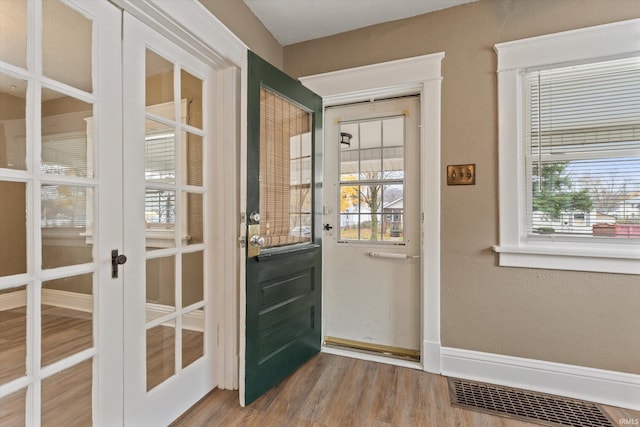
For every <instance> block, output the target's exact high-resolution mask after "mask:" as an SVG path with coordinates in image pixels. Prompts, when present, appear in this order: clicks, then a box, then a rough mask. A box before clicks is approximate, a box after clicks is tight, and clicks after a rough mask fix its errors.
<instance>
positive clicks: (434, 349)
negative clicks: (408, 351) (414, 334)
mask: <svg viewBox="0 0 640 427" xmlns="http://www.w3.org/2000/svg"><path fill="white" fill-rule="evenodd" d="M441 348H442V347H441V346H440V343H439V342H433V341H426V340H425V341H423V342H422V354H421V356H422V369H424V370H425V371H426V372H430V373H432V374H439V373H440V372H441V371H442V367H441V366H440V363H441V354H440V350H441Z"/></svg>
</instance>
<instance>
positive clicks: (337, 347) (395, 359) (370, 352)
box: [322, 337, 422, 370]
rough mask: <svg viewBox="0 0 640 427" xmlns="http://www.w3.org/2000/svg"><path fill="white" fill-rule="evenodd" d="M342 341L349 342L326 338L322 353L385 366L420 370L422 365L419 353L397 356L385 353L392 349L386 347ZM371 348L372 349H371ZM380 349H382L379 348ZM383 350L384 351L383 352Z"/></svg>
mask: <svg viewBox="0 0 640 427" xmlns="http://www.w3.org/2000/svg"><path fill="white" fill-rule="evenodd" d="M343 341H347V342H349V341H350V340H341V339H335V338H331V337H326V338H325V342H324V343H323V345H322V352H323V353H328V354H335V355H337V356H345V357H352V358H354V359H360V360H368V361H371V362H378V363H385V364H387V365H394V366H401V367H405V368H411V369H420V370H421V369H422V363H420V355H419V352H417V351H415V352H412V353H411V355H404V354H397V353H396V352H393V353H392V352H390V351H387V350H388V349H391V348H393V347H389V348H387V346H366V347H365V346H361V345H357V344H366V343H358V341H353V343H355V344H356V345H348V344H347V343H343ZM372 347H373V348H372ZM380 347H382V348H380ZM383 349H384V350H383Z"/></svg>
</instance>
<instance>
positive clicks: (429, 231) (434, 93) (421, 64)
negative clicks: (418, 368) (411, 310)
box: [300, 53, 444, 373]
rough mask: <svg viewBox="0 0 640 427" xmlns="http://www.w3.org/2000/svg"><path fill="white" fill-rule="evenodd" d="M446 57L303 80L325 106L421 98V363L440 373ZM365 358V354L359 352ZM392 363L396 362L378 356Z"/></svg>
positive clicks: (419, 58)
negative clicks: (443, 66)
mask: <svg viewBox="0 0 640 427" xmlns="http://www.w3.org/2000/svg"><path fill="white" fill-rule="evenodd" d="M442 58H444V53H434V54H430V55H424V56H417V57H413V58H406V59H400V60H396V61H390V62H383V63H379V64H373V65H366V66H363V67H356V68H350V69H345V70H340V71H333V72H329V73H324V74H316V75H312V76H307V77H301V78H300V81H302V84H304V85H305V86H307V87H308V88H309V89H311V90H313V91H314V92H316V93H317V94H318V95H320V96H322V98H323V100H324V106H325V107H328V106H333V105H341V104H349V103H354V102H361V101H367V100H372V99H381V98H388V97H392V96H402V95H410V94H420V99H421V105H420V108H421V112H420V114H421V120H420V123H421V130H422V131H421V135H420V150H421V151H420V153H421V154H420V156H421V174H420V175H421V183H422V185H421V189H420V198H421V205H422V206H421V211H422V215H423V220H422V236H421V237H422V244H421V248H420V259H421V296H422V300H421V334H422V348H421V360H420V362H421V364H422V369H423V370H425V371H427V372H433V373H440V371H441V368H440V349H441V344H440V96H441V81H442V75H441V70H440V64H441V62H442ZM359 357H362V354H359ZM375 360H378V361H383V362H388V363H392V362H390V361H391V360H392V359H384V358H376V359H375Z"/></svg>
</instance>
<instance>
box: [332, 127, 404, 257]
mask: <svg viewBox="0 0 640 427" xmlns="http://www.w3.org/2000/svg"><path fill="white" fill-rule="evenodd" d="M393 119H402V145H385V135H384V132H385V129H384V126H385V121H387V120H393ZM378 121H379V122H380V135H379V138H380V145H379V146H376V147H367V148H360V147H361V145H362V142H361V140H360V139H359V141H358V143H359V148H358V149H356V150H348V149H347V150H342V149H340V150H338V156H339V159H338V164H339V171H338V174H339V177H340V179H339V180H338V186H339V191H338V192H337V197H338V204H337V206H338V224H339V227H338V228H339V234H340V235H339V237H338V242H339V243H352V242H367V243H371V242H372V241H371V240H368V239H367V240H364V241H363V240H361V231H362V230H361V228H362V227H361V223H362V216H363V215H368V216H370V217H371V216H372V215H373V214H372V213H371V212H369V213H364V214H363V212H362V208H361V206H362V205H363V203H364V202H363V201H362V197H363V196H362V190H361V188H362V187H369V186H372V187H379V188H380V190H379V191H380V198H381V202H380V211H378V212H377V213H376V214H375V215H378V216H380V219H381V221H380V223H379V224H380V227H383V224H384V223H385V222H386V219H385V213H384V212H383V210H382V208H383V207H384V205H385V194H384V193H385V187H388V186H394V185H395V186H402V199H403V201H404V199H405V196H406V194H405V187H406V182H405V179H406V178H405V173H404V172H405V170H406V158H405V155H404V153H405V147H406V128H405V127H406V124H405V116H404V115H403V114H395V115H393V114H392V115H388V116H381V117H372V118H367V119H363V120H345V121H341V122H340V123H339V126H338V128H339V131H340V132H342V130H343V126H344V125H347V126H349V125H357V126H358V138H361V132H360V125H361V124H362V123H371V122H378ZM337 140H338V141H341V137H339V138H337ZM340 148H342V144H341V146H340ZM397 148H401V149H402V162H403V166H402V171H391V173H392V174H391V175H388V176H387V177H385V173H386V172H387V169H385V166H384V160H385V150H387V149H397ZM374 150H379V151H380V166H379V169H378V174H379V176H380V179H361V175H362V173H363V171H362V152H367V151H374ZM348 151H351V153H353V154H356V155H357V157H358V161H357V164H358V166H357V171H356V172H354V173H351V172H350V173H344V171H343V170H342V167H343V157H342V156H343V153H345V152H348ZM396 174H397V175H398V176H395V175H396ZM343 175H356V179H354V180H343ZM345 187H354V188H356V189H357V190H356V191H357V192H358V210H357V212H349V213H346V214H345V213H343V212H342V209H341V203H340V199H341V198H342V188H345ZM403 206H404V203H403ZM404 212H405V210H404V209H403V211H402V213H401V214H400V218H402V219H401V220H400V222H401V223H402V224H403V227H404V224H405V221H404V218H405V214H404ZM351 215H355V216H356V217H357V237H356V239H347V238H343V237H342V236H341V231H342V230H341V227H342V226H341V224H342V219H343V218H344V217H347V218H348V217H349V216H351ZM391 215H395V214H391ZM380 234H381V240H374V241H373V242H375V244H394V245H404V244H405V241H404V232H403V237H402V240H401V241H389V240H386V241H385V240H384V230H381V231H380Z"/></svg>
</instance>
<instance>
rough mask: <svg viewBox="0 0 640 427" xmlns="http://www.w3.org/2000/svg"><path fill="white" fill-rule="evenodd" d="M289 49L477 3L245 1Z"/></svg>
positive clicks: (462, 0) (446, 0) (449, 0)
mask: <svg viewBox="0 0 640 427" xmlns="http://www.w3.org/2000/svg"><path fill="white" fill-rule="evenodd" d="M243 1H244V2H245V4H246V5H247V6H249V8H250V9H251V11H252V12H253V13H254V15H256V16H257V17H258V19H259V20H260V21H261V22H262V23H263V24H264V26H265V27H267V29H268V30H269V31H270V32H271V34H273V36H274V37H275V38H276V40H277V41H278V42H279V43H280V44H281V45H282V46H286V45H289V44H293V43H298V42H302V41H305V40H312V39H317V38H320V37H325V36H329V35H332V34H338V33H343V32H345V31H350V30H355V29H357V28H362V27H367V26H369V25H374V24H380V23H382V22H388V21H395V20H397V19H402V18H408V17H411V16H416V15H422V14H423V13H428V12H433V11H435V10H440V9H446V8H448V7H453V6H458V5H460V4H463V3H470V2H473V1H477V0H243Z"/></svg>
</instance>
